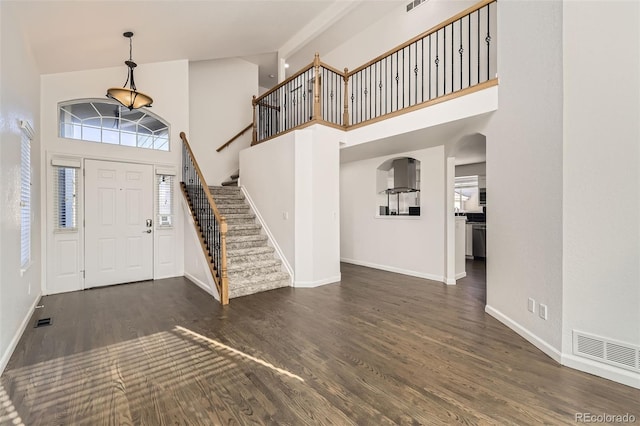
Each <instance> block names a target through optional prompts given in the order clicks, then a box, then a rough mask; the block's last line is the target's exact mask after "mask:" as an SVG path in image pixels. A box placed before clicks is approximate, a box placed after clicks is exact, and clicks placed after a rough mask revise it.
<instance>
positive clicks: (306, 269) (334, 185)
mask: <svg viewBox="0 0 640 426" xmlns="http://www.w3.org/2000/svg"><path fill="white" fill-rule="evenodd" d="M296 133H297V135H296V145H295V165H296V167H295V207H296V226H295V230H296V236H295V241H296V260H295V285H296V287H315V286H318V285H322V284H328V283H332V282H337V281H340V219H339V212H340V196H339V192H340V166H339V164H340V151H339V150H340V147H339V141H340V139H342V138H343V137H344V132H342V131H340V130H336V129H333V128H330V127H325V126H320V125H314V126H311V127H310V128H308V129H307V130H303V131H301V132H296Z"/></svg>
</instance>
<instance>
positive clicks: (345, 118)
mask: <svg viewBox="0 0 640 426" xmlns="http://www.w3.org/2000/svg"><path fill="white" fill-rule="evenodd" d="M342 78H343V80H344V109H343V113H342V125H343V126H344V127H349V69H348V68H345V69H344V75H343V76H342Z"/></svg>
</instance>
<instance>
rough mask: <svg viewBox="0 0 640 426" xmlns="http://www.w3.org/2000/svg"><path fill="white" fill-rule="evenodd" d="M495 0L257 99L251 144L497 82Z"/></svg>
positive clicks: (357, 121) (300, 75)
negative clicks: (350, 64)
mask: <svg viewBox="0 0 640 426" xmlns="http://www.w3.org/2000/svg"><path fill="white" fill-rule="evenodd" d="M496 9H497V0H484V1H481V2H480V3H478V4H476V5H474V6H472V7H471V8H469V9H467V10H465V11H463V12H461V13H459V14H458V15H456V16H454V17H452V18H450V19H448V20H447V21H445V22H442V23H441V24H439V25H437V26H435V27H433V28H431V29H429V30H427V31H425V32H424V33H422V34H420V35H418V36H416V37H414V38H413V39H411V40H409V41H407V42H405V43H403V44H401V45H400V46H398V47H396V48H395V49H392V50H391V51H389V52H387V53H385V54H383V55H380V56H379V57H377V58H375V59H373V60H371V61H369V62H367V63H366V64H364V65H362V66H360V67H358V68H356V69H354V70H353V71H348V70H347V69H345V70H344V72H341V71H339V70H337V69H335V68H333V67H331V66H329V65H327V64H324V63H322V62H321V61H320V58H319V56H318V55H317V54H316V56H315V59H314V61H313V62H312V63H311V64H309V65H308V66H306V67H304V68H303V69H302V70H300V71H298V72H297V73H296V74H294V75H293V76H291V77H289V78H288V79H286V80H285V81H283V82H282V83H280V84H279V85H277V86H276V87H274V88H273V89H271V90H269V91H268V92H266V93H265V94H264V95H262V96H260V97H257V98H256V97H254V99H253V108H254V114H253V115H254V119H253V144H256V143H260V142H264V141H265V140H267V139H270V138H273V137H275V136H278V135H280V134H282V133H285V132H288V131H291V130H294V129H299V128H302V127H306V126H308V125H311V124H314V123H323V124H326V125H330V126H333V127H338V128H341V129H347V128H350V127H354V126H360V125H363V124H367V123H369V122H372V121H373V120H382V119H385V118H390V117H393V116H395V115H397V114H401V113H405V112H409V111H413V110H415V109H417V108H423V107H425V106H428V105H430V104H433V103H435V102H440V101H442V100H445V99H449V98H452V97H455V96H462V95H464V94H466V93H469V92H470V91H475V90H478V89H481V88H484V87H489V86H492V85H495V84H497V80H496V79H495V78H493V77H492V76H495V75H496V70H497V66H496V40H497V37H496V36H497V34H496Z"/></svg>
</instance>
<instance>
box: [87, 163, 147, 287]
mask: <svg viewBox="0 0 640 426" xmlns="http://www.w3.org/2000/svg"><path fill="white" fill-rule="evenodd" d="M84 199H85V274H86V275H85V288H90V287H97V286H105V285H111V284H122V283H128V282H133V281H143V280H149V279H152V278H153V234H152V232H153V226H152V218H153V169H152V166H150V165H142V164H128V163H117V162H111V161H98V160H85V198H84Z"/></svg>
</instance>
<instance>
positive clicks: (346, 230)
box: [340, 145, 446, 282]
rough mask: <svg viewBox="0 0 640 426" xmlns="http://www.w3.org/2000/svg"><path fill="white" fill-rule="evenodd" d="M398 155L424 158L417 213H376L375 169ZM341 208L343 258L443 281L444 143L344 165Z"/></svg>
mask: <svg viewBox="0 0 640 426" xmlns="http://www.w3.org/2000/svg"><path fill="white" fill-rule="evenodd" d="M395 157H412V158H415V159H417V160H419V161H420V172H421V176H420V182H421V183H420V184H421V188H420V203H421V208H420V216H419V217H417V216H409V217H393V216H389V217H376V215H377V210H378V200H377V194H376V170H377V168H378V166H379V165H380V164H382V163H383V162H384V161H386V160H388V159H390V158H395ZM340 207H341V210H340V223H341V228H340V234H341V244H340V253H341V258H342V260H343V261H345V262H350V263H356V264H361V265H365V266H371V267H375V268H379V269H385V270H391V271H396V272H400V273H404V274H408V275H413V276H418V277H423V278H428V279H433V280H437V281H443V282H444V281H445V249H446V247H445V210H446V208H445V152H444V146H442V145H440V146H437V147H434V148H428V149H423V150H418V151H411V152H405V153H401V154H397V155H388V156H383V157H377V158H373V159H368V160H363V161H354V162H350V163H344V164H342V165H341V167H340Z"/></svg>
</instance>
